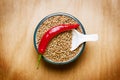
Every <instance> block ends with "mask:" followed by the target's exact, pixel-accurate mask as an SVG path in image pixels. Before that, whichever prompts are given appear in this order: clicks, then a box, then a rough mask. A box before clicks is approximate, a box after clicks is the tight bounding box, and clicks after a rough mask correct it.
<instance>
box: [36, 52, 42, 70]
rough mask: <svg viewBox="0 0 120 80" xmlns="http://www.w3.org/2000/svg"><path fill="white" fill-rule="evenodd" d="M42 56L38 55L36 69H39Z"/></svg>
mask: <svg viewBox="0 0 120 80" xmlns="http://www.w3.org/2000/svg"><path fill="white" fill-rule="evenodd" d="M41 57H42V55H41V54H38V64H37V69H39V65H40V60H41Z"/></svg>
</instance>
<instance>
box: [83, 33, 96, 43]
mask: <svg viewBox="0 0 120 80" xmlns="http://www.w3.org/2000/svg"><path fill="white" fill-rule="evenodd" d="M83 39H84V41H85V42H86V41H97V40H98V34H90V35H83Z"/></svg>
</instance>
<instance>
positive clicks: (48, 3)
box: [0, 0, 120, 80]
mask: <svg viewBox="0 0 120 80" xmlns="http://www.w3.org/2000/svg"><path fill="white" fill-rule="evenodd" d="M54 12H66V13H69V14H72V15H74V16H75V17H77V18H78V19H79V20H80V21H81V22H82V24H83V25H84V27H85V29H86V32H87V34H92V33H98V35H99V40H98V41H97V42H88V43H87V44H86V48H85V50H84V52H83V54H82V55H81V56H80V57H79V59H78V60H77V61H75V62H74V63H72V64H70V65H66V66H59V67H57V66H51V65H49V64H47V63H45V62H44V61H43V60H42V61H41V64H40V68H39V69H38V70H37V69H36V64H37V54H36V51H35V49H34V46H33V33H34V29H35V27H36V26H37V24H38V23H39V21H40V20H41V19H42V18H44V17H45V16H47V15H48V14H51V13H54ZM119 43H120V0H1V1H0V80H120V45H119Z"/></svg>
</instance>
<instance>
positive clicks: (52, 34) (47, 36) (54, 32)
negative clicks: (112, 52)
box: [38, 24, 79, 54]
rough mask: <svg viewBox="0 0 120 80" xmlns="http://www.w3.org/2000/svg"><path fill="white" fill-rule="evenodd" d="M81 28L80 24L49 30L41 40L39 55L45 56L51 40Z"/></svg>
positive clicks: (63, 25) (65, 25)
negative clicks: (63, 33) (62, 33)
mask: <svg viewBox="0 0 120 80" xmlns="http://www.w3.org/2000/svg"><path fill="white" fill-rule="evenodd" d="M78 26H79V24H62V25H59V26H55V27H52V28H51V29H49V30H48V31H47V32H46V33H45V34H44V35H43V36H42V38H41V41H40V43H39V45H38V52H39V54H44V52H45V50H46V48H47V45H48V43H49V42H50V40H51V39H52V38H53V37H55V36H56V35H58V34H60V33H61V32H65V31H68V30H71V29H75V28H77V27H78Z"/></svg>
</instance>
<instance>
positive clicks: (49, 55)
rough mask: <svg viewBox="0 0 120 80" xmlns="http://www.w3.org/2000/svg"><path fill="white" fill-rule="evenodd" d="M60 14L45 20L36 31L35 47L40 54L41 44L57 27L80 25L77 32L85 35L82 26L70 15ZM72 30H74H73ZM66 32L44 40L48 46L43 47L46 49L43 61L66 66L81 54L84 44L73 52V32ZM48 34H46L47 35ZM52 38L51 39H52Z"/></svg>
mask: <svg viewBox="0 0 120 80" xmlns="http://www.w3.org/2000/svg"><path fill="white" fill-rule="evenodd" d="M62 14H63V13H59V14H57V15H51V16H49V17H47V18H45V19H44V20H43V21H42V22H41V24H39V25H38V28H37V30H36V39H35V45H36V47H37V50H38V52H39V46H40V45H41V44H40V42H41V40H42V39H43V36H45V35H46V34H47V33H46V32H49V33H50V30H51V29H54V28H56V27H57V26H66V25H67V26H68V25H72V26H73V25H75V24H79V25H80V26H79V27H77V28H76V30H77V31H79V32H81V33H85V32H84V30H82V28H81V24H80V23H78V21H77V20H75V19H73V18H72V17H70V16H68V14H66V15H65V14H64V15H62ZM71 29H72V28H71ZM71 29H69V30H65V29H64V28H63V30H64V31H61V32H59V34H57V35H55V34H54V36H52V39H49V38H46V40H45V39H43V41H42V43H44V44H46V45H42V47H44V46H45V47H46V49H45V50H43V53H42V56H43V59H44V60H46V61H47V62H50V63H53V64H57V63H58V64H62V63H63V64H65V62H71V61H70V60H72V59H74V58H75V57H77V56H78V54H79V52H80V51H81V50H82V48H83V44H81V45H80V46H79V47H78V48H77V49H75V50H74V51H71V50H70V48H71V44H72V43H71V42H72V30H71ZM45 33H46V34H45ZM50 38H51V37H50ZM84 45H85V44H84Z"/></svg>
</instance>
